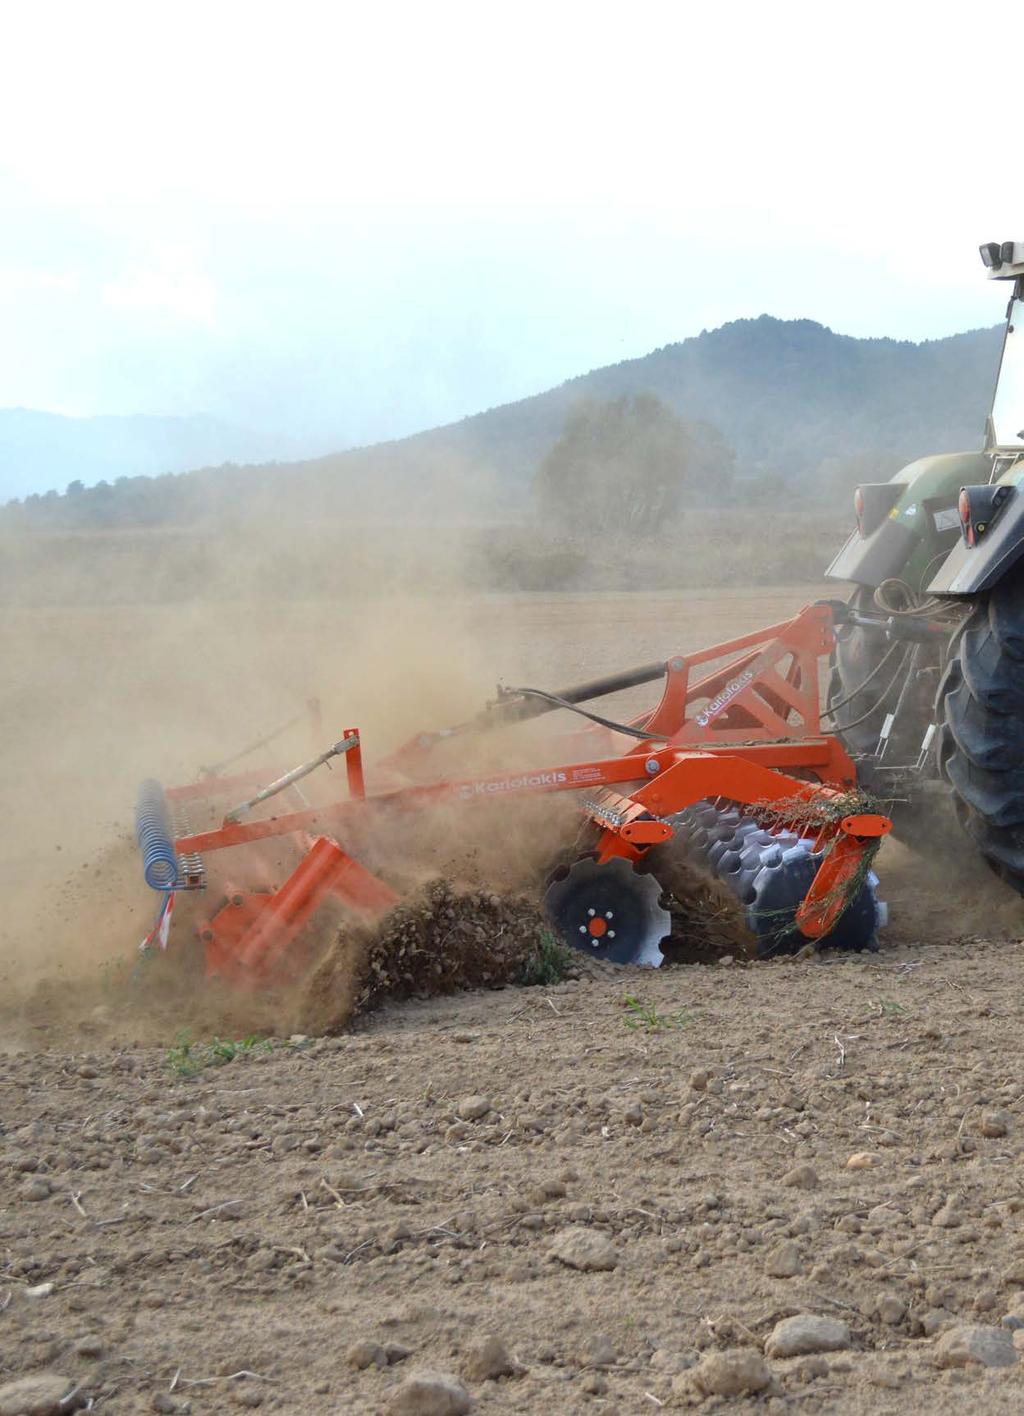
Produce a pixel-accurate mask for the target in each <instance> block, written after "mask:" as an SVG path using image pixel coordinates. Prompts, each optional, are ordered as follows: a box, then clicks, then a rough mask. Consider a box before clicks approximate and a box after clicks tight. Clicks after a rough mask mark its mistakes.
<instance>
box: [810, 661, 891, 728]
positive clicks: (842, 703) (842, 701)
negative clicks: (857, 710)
mask: <svg viewBox="0 0 1024 1416" xmlns="http://www.w3.org/2000/svg"><path fill="white" fill-rule="evenodd" d="M903 647H904V646H903V645H901V644H893V645H891V646H890V647H889V649H887V650H886V652H885V653H884V654H883V655H882V657H881V658H880V659H879V661H878V663H877V664H876V665H875V667H874V668H873V669H872V670H871V672H870V673H869V674H868V676H867V678H866V679H864V681H863V682H862V683H859V684H858V685H857V687H856V688H854V689H851V691H850V692H849V693H848V694H847V695H846V697H845V698H839V699H837V700H836V701H835V703H829V704H827V705H826V708H825V712H826V714H827V715H828V716H829V717H830V718H834V717H835V710H836V709H837V708H845V707H846V705H847V703H850V702H852V701H853V699H854V698H856V697H857V694H858V693H863V691H864V689H865V688H867V686H868V684H869V683H870V682H871V680H872V679H873V678H875V677H876V676H877V675H878V674H879V673H881V671H882V669H884V668H885V666H886V664H887V663H888V662H889V660H890V659H891V658H892V656H893V655H894V654H895V653H896V650H897V649H901V648H903Z"/></svg>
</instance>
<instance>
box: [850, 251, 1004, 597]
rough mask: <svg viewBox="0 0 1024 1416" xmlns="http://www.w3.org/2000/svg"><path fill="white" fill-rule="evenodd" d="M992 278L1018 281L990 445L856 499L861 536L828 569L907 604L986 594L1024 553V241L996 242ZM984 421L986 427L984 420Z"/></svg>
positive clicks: (869, 487) (868, 488)
mask: <svg viewBox="0 0 1024 1416" xmlns="http://www.w3.org/2000/svg"><path fill="white" fill-rule="evenodd" d="M981 259H982V261H983V263H984V265H985V269H986V271H987V272H988V275H989V278H990V279H992V280H1008V281H1012V282H1013V285H1012V291H1011V295H1010V302H1009V305H1008V306H1007V311H1006V331H1005V334H1004V335H1003V347H1002V353H1001V355H1000V361H999V369H998V373H997V376H996V382H995V391H994V393H993V397H992V403H991V405H990V408H989V412H988V416H987V418H986V420H985V440H984V447H983V448H979V449H978V450H977V451H974V452H959V453H941V454H938V455H935V456H930V457H922V458H919V459H918V460H917V461H916V462H912V463H910V464H909V466H907V467H903V468H901V469H900V471H899V472H897V473H896V474H895V476H894V477H893V478H892V479H891V480H890V481H888V482H877V483H867V484H865V485H863V486H860V487H858V488H856V490H855V492H854V509H855V512H856V519H857V529H856V530H855V531H854V532H853V533H852V535H851V536H850V537H849V539H848V540H847V542H846V544H845V546H843V548H842V550H841V551H840V552H839V554H838V555H837V556H836V558H835V560H834V561H833V562H832V564H831V565H830V566H829V568H828V570H827V571H826V572H825V574H826V578H827V579H829V580H843V581H847V582H852V583H853V584H855V585H859V586H863V587H864V588H865V589H866V590H869V591H872V592H873V591H874V590H875V589H877V587H878V586H880V585H881V584H882V583H883V582H885V581H887V580H899V581H900V582H901V583H903V584H904V585H906V586H907V587H908V593H909V594H910V596H911V598H920V599H923V598H924V597H926V596H935V595H942V596H951V597H953V596H955V597H966V596H970V595H976V594H978V593H980V592H984V591H987V590H989V589H991V587H992V586H993V585H994V584H996V583H997V582H998V581H999V580H1000V579H1001V578H1002V576H1004V575H1005V574H1006V573H1007V572H1008V571H1009V570H1010V569H1011V568H1012V567H1013V566H1014V565H1015V564H1016V562H1017V561H1018V560H1019V559H1021V557H1022V555H1024V241H1004V242H1002V243H999V242H997V241H991V242H989V243H988V244H986V245H984V246H982V247H981ZM979 421H980V420H979Z"/></svg>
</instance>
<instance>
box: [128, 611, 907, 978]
mask: <svg viewBox="0 0 1024 1416" xmlns="http://www.w3.org/2000/svg"><path fill="white" fill-rule="evenodd" d="M833 644H834V635H833V631H832V607H831V605H829V604H828V603H822V604H816V605H810V606H807V607H806V608H805V609H804V610H802V611H801V612H800V613H799V614H798V615H796V616H794V617H793V618H792V619H791V620H786V621H783V622H781V623H779V624H775V625H771V626H769V627H768V628H767V629H763V630H760V631H758V632H756V633H753V634H748V635H743V636H740V637H738V638H736V639H732V640H729V641H726V642H725V643H722V644H716V645H712V646H710V647H709V648H707V649H704V650H701V651H699V652H697V653H693V654H686V655H679V656H676V657H674V658H671V659H668V660H665V661H661V662H659V663H656V664H651V665H646V666H644V667H643V668H640V669H632V670H628V671H626V672H625V673H622V674H617V675H612V676H609V677H607V678H604V679H599V680H594V681H592V682H590V683H587V684H583V685H577V686H575V687H572V688H568V689H563V690H562V691H560V692H558V693H548V692H546V691H541V690H538V689H529V688H522V689H502V690H499V693H498V697H497V699H496V701H495V702H494V703H492V704H490V705H489V706H488V708H487V709H486V710H485V711H484V712H482V713H481V714H479V715H478V716H477V717H476V718H474V719H472V720H471V721H470V722H467V723H464V724H461V725H459V726H457V727H454V728H448V729H445V730H444V731H442V732H428V733H423V734H420V735H419V736H417V737H416V738H414V739H412V740H411V741H410V742H409V743H407V744H406V745H405V746H404V747H403V748H401V749H400V750H399V751H398V752H396V753H394V754H392V756H391V757H390V758H387V759H384V760H383V761H381V762H379V763H378V764H376V766H375V767H374V768H373V769H371V771H370V772H369V782H368V780H367V773H366V771H365V770H364V764H363V758H362V742H361V738H360V734H359V732H358V731H357V730H356V729H354V728H349V729H347V730H346V731H345V733H344V734H343V735H342V737H341V738H340V739H339V740H338V741H337V742H335V743H334V744H333V745H332V746H331V747H329V748H328V749H327V750H326V751H318V752H316V753H315V755H314V756H312V757H311V758H310V759H309V760H308V761H306V762H304V763H302V764H301V765H300V766H298V767H295V768H292V769H291V770H289V771H285V772H280V771H277V772H275V773H273V774H271V773H261V772H252V771H249V772H243V773H237V774H235V775H232V776H222V775H220V771H219V770H212V771H209V772H207V773H205V774H204V775H202V776H201V778H200V780H199V781H198V782H196V783H192V784H190V785H187V786H181V787H174V788H169V789H167V790H166V791H164V790H163V789H162V788H161V787H160V786H159V785H158V784H157V783H156V782H154V781H148V782H146V783H144V785H143V787H142V789H141V790H140V796H139V804H138V808H137V813H136V821H137V836H138V840H139V846H140V850H141V853H142V858H143V869H144V874H145V878H146V880H147V883H148V884H150V885H152V886H153V888H154V889H157V890H159V891H160V892H161V894H162V896H163V901H162V905H161V913H160V916H159V922H160V928H159V930H157V929H154V931H153V933H152V934H151V935H150V936H149V937H148V938H147V941H146V944H147V946H148V947H152V946H153V941H154V939H158V940H159V942H161V943H163V942H165V941H166V938H167V933H168V922H169V920H170V916H171V907H172V906H173V902H174V895H175V893H176V892H177V891H180V890H204V889H205V890H209V891H210V893H211V896H212V897H213V899H214V900H215V901H216V900H217V899H219V900H220V903H219V905H217V906H216V907H215V908H214V909H213V910H211V911H208V912H207V913H206V914H205V916H204V917H203V918H201V919H200V920H199V923H198V933H199V937H200V940H201V942H202V944H203V945H204V947H205V957H206V969H207V973H208V975H210V976H212V977H219V978H222V979H225V980H227V981H229V982H231V983H233V984H236V985H240V986H246V987H268V986H275V985H277V984H280V983H281V982H283V981H286V980H287V979H288V978H289V977H291V976H294V975H295V973H296V972H297V971H298V970H299V969H301V968H302V967H303V966H304V964H305V962H306V960H307V957H308V952H307V947H306V946H307V944H308V942H309V936H310V929H309V926H310V924H311V921H312V920H313V918H314V916H315V915H316V914H317V912H318V911H319V910H320V909H321V907H322V906H323V905H324V904H325V903H326V902H327V901H328V900H334V901H335V902H337V903H338V904H340V905H341V906H342V907H344V908H345V909H346V910H348V911H352V912H355V913H356V914H357V915H361V916H363V917H371V918H372V917H374V916H377V915H380V914H382V913H383V912H385V911H386V910H388V909H389V908H391V907H392V906H393V905H394V904H395V903H396V902H397V897H396V895H395V893H394V891H393V890H392V889H391V887H390V886H389V885H388V884H387V883H386V881H384V880H382V879H380V878H379V877H378V876H377V875H375V874H373V873H372V872H371V871H370V870H368V869H367V868H366V867H365V866H364V865H362V864H360V863H359V862H358V861H357V860H356V859H354V858H353V856H352V855H350V854H349V853H348V851H347V850H346V848H345V846H344V844H343V842H344V841H345V840H346V839H353V838H357V839H358V837H359V834H360V826H361V825H364V824H366V821H367V818H368V816H371V815H372V816H373V818H374V821H375V824H376V826H377V827H378V828H380V831H382V832H383V833H384V834H385V835H386V832H387V829H388V823H389V822H392V821H394V820H395V818H396V815H398V814H404V813H410V812H425V811H429V810H430V808H432V807H435V806H441V805H444V806H453V805H458V806H459V807H460V809H463V810H466V811H472V810H473V808H474V803H475V802H479V801H492V802H493V801H501V802H503V803H504V802H507V803H508V809H509V810H513V809H514V805H513V802H514V800H515V799H518V798H520V797H525V796H531V797H535V796H543V795H546V794H549V793H552V792H573V793H575V794H576V800H577V804H578V806H579V809H580V811H581V813H582V815H583V817H584V819H585V822H586V823H587V824H588V827H589V834H590V837H591V844H590V846H589V848H588V849H586V850H585V851H584V852H583V855H582V858H581V859H578V860H577V861H576V862H575V863H573V864H572V865H571V866H568V867H566V868H564V869H563V870H562V871H561V872H559V873H558V874H557V875H556V877H555V878H553V879H552V880H551V881H550V882H549V885H548V889H547V894H546V897H545V900H546V906H547V909H548V912H549V916H550V918H551V920H552V923H553V925H554V927H555V928H556V929H557V930H558V932H559V933H561V934H562V935H563V937H564V938H566V939H567V940H568V941H569V942H570V943H572V944H573V945H574V946H575V947H577V948H580V949H582V950H584V951H585V952H588V953H590V954H592V955H594V956H596V957H600V958H605V959H609V960H611V961H613V962H620V963H641V964H646V965H657V964H658V963H660V962H661V958H662V954H661V949H660V944H661V942H662V940H663V939H664V938H665V936H666V935H667V934H668V933H669V929H670V923H671V921H670V916H669V913H668V911H667V910H666V908H665V907H664V904H663V902H662V891H661V887H660V885H659V884H658V881H657V880H656V879H655V878H654V876H653V875H651V874H649V873H648V872H647V871H646V870H643V869H640V870H638V869H637V867H638V866H642V865H643V863H644V862H645V860H646V857H647V856H648V853H649V852H650V851H651V850H652V848H654V847H662V848H665V847H668V846H669V844H670V843H671V848H673V849H674V848H681V849H683V850H685V851H686V852H687V854H688V855H689V857H690V858H691V860H693V861H694V862H696V863H697V864H699V865H702V866H704V867H705V868H706V869H707V870H708V871H710V872H711V873H712V874H714V875H716V876H717V877H718V879H719V880H721V881H722V882H723V883H725V884H726V885H727V886H728V887H729V888H730V889H731V890H732V891H733V893H734V895H735V896H736V899H737V901H738V902H739V905H740V906H741V907H742V909H743V910H744V911H745V917H746V921H747V924H748V927H749V929H750V931H751V934H752V936H753V938H754V940H755V941H756V949H757V951H758V952H759V953H761V954H762V955H770V954H773V953H777V952H781V951H791V950H793V949H795V948H799V947H800V946H801V945H802V944H804V943H806V942H807V941H815V942H817V943H819V944H825V945H830V946H835V947H841V948H868V947H872V945H873V942H874V934H875V930H876V928H878V927H879V926H880V925H882V924H884V922H885V906H884V905H882V904H881V903H880V902H879V901H878V900H877V896H876V885H877V881H876V878H875V876H874V874H873V872H872V871H871V869H870V865H871V860H872V859H873V856H874V854H875V851H876V850H877V847H878V844H879V842H880V841H881V839H882V837H883V836H885V835H886V834H887V833H888V831H889V830H890V828H891V823H890V821H889V819H888V817H887V816H884V815H881V814H879V813H876V812H874V811H871V810H867V809H865V804H864V802H863V800H862V799H861V798H860V797H859V795H858V794H857V793H856V790H855V788H856V776H855V770H854V766H853V763H852V761H851V760H850V758H849V757H848V755H847V753H846V752H845V750H844V748H843V746H842V744H841V743H840V742H839V741H838V740H837V739H836V738H835V737H834V736H832V735H831V734H829V733H827V732H825V731H824V730H823V728H822V724H821V719H820V704H819V699H818V682H819V661H820V660H821V659H822V658H823V657H827V656H828V654H829V653H830V651H831V649H832V647H833ZM658 680H661V681H662V693H661V698H660V701H659V702H658V703H657V705H656V706H655V707H654V708H653V709H648V710H647V711H646V712H644V713H642V714H640V715H639V716H637V717H634V718H630V719H628V720H627V721H618V720H616V719H612V718H608V717H605V716H601V715H598V714H596V713H593V712H591V711H590V710H589V709H586V708H583V707H582V706H581V705H582V704H583V703H585V702H589V701H590V700H592V699H595V698H600V697H603V696H605V695H607V694H610V693H615V692H618V691H621V690H623V689H627V688H630V689H632V688H636V687H639V686H640V685H642V684H645V683H654V682H656V681H658ZM556 710H562V711H563V712H564V711H568V712H571V713H574V714H578V715H580V717H581V721H582V723H583V726H582V727H578V728H576V729H575V730H573V731H569V732H565V731H562V732H560V733H557V734H556V733H552V734H551V735H550V739H549V748H548V751H549V753H550V756H549V758H548V761H547V762H546V763H545V765H543V766H540V767H537V768H536V769H527V770H520V769H516V770H515V771H513V772H509V773H505V774H501V773H499V774H497V775H490V776H483V777H472V778H468V779H467V778H463V779H452V778H449V777H445V776H441V775H439V774H438V770H437V766H436V759H435V749H436V747H437V745H438V744H439V743H440V742H442V741H444V740H449V739H451V738H453V737H457V736H460V735H466V736H467V737H468V736H470V735H474V734H479V733H481V732H484V731H486V730H488V729H491V728H497V727H507V726H509V725H510V724H514V723H516V722H519V721H521V720H524V719H528V718H537V717H539V716H540V715H542V714H546V713H552V712H554V711H556ZM310 715H311V727H312V730H313V734H314V739H315V740H316V741H317V745H318V741H319V721H320V712H319V706H318V705H317V704H315V703H313V704H311V705H310ZM274 736H276V735H275V734H270V735H267V736H265V737H263V738H261V739H260V742H259V744H256V746H263V745H264V744H265V743H266V742H268V741H270V740H271V738H273V737H274ZM244 755H245V754H244V753H243V754H238V756H244ZM334 758H341V759H342V760H343V761H344V765H345V773H344V776H345V782H346V786H347V791H346V792H345V793H344V794H343V795H342V796H341V797H340V798H339V799H332V800H329V801H327V802H326V804H317V805H311V804H310V803H309V801H308V799H307V797H306V796H305V795H304V793H303V792H302V791H301V790H300V788H299V786H298V783H299V782H300V781H303V780H304V779H305V778H306V777H308V776H310V774H312V773H313V772H314V771H315V770H316V769H318V768H320V767H322V766H323V765H325V764H327V763H329V762H330V761H331V759H334ZM234 760H237V757H236V758H235V759H232V761H234ZM552 760H553V761H554V763H555V765H550V763H551V761H552ZM220 770H222V769H220ZM268 777H270V778H271V780H270V781H269V784H267V778H268ZM240 799H241V800H240ZM221 801H223V802H224V804H225V807H226V809H221V810H220V811H219V813H218V812H217V811H216V808H215V804H216V803H218V802H221ZM268 802H272V803H273V805H271V806H269V807H268V805H267V803H268ZM232 803H234V804H232ZM193 807H195V808H200V809H202V810H203V811H205V812H206V814H207V816H208V817H210V818H211V819H212V821H213V823H215V824H211V825H210V827H209V829H206V830H195V829H194V828H193V827H192V826H191V825H186V824H184V823H185V822H186V820H187V817H186V811H187V810H189V808H193ZM271 812H274V813H276V814H270V813H271ZM222 851H223V852H227V853H228V854H227V855H226V856H225V857H224V859H225V860H230V861H231V867H230V874H228V873H227V872H221V871H211V870H210V867H209V865H208V862H209V860H210V858H211V857H212V856H216V855H217V853H219V852H222ZM289 855H290V856H291V860H290V861H289V860H288V856H289ZM282 873H283V874H284V878H283V879H282V878H281V877H282ZM275 881H278V882H280V883H276V884H275V883H274V882H275ZM175 927H177V926H175Z"/></svg>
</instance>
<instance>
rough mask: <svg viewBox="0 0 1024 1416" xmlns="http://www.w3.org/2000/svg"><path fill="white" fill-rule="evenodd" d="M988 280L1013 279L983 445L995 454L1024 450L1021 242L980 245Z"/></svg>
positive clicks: (1023, 271) (1023, 244) (1023, 258)
mask: <svg viewBox="0 0 1024 1416" xmlns="http://www.w3.org/2000/svg"><path fill="white" fill-rule="evenodd" d="M981 259H982V260H983V261H984V263H985V266H986V268H987V270H988V275H989V279H990V280H1012V281H1013V294H1012V295H1011V297H1010V303H1009V305H1008V306H1007V310H1006V334H1005V335H1004V336H1003V352H1002V355H1001V357H1000V360H999V373H998V375H997V376H996V387H995V393H994V394H993V396H992V409H991V412H990V413H989V419H988V427H987V429H986V433H987V436H986V440H985V441H986V447H987V448H989V449H991V450H992V452H994V453H995V454H996V456H997V457H998V456H999V455H1000V454H1006V453H1009V454H1010V455H1011V456H1012V455H1013V454H1014V453H1016V452H1019V451H1020V450H1021V449H1024V241H1004V242H1003V244H1002V245H1001V246H1000V245H998V244H997V243H996V242H995V241H991V242H989V244H988V245H987V246H982V248H981Z"/></svg>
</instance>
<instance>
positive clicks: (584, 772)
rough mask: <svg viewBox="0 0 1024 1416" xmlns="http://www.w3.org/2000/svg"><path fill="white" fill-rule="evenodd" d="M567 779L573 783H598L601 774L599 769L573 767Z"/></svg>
mask: <svg viewBox="0 0 1024 1416" xmlns="http://www.w3.org/2000/svg"><path fill="white" fill-rule="evenodd" d="M569 777H570V780H571V781H573V782H600V781H601V779H602V773H601V769H600V767H574V768H573V769H572V771H571V772H570V773H569Z"/></svg>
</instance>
